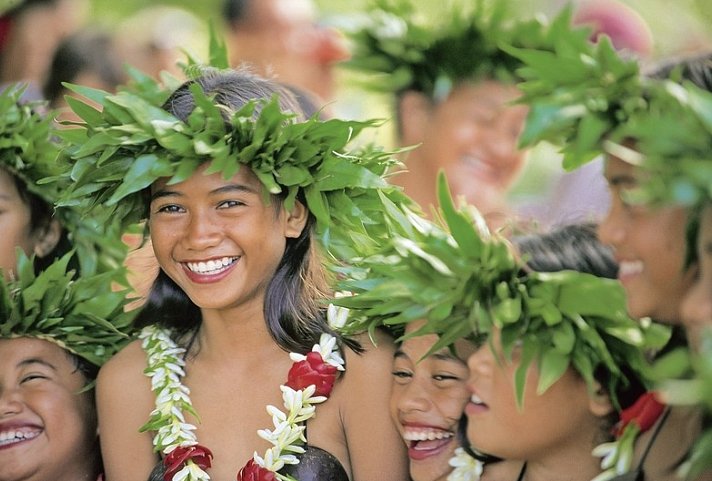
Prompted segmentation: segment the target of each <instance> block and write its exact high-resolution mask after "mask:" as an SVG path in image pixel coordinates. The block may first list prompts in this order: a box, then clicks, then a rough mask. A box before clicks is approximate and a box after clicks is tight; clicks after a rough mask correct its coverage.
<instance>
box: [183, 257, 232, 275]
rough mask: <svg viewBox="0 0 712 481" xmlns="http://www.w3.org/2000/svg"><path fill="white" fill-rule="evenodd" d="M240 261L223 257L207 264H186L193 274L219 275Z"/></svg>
mask: <svg viewBox="0 0 712 481" xmlns="http://www.w3.org/2000/svg"><path fill="white" fill-rule="evenodd" d="M238 259H239V257H223V258H222V259H214V260H213V259H211V260H209V261H207V262H186V263H185V265H186V266H188V269H190V270H191V271H192V272H197V273H198V274H218V273H220V272H222V271H224V270H225V269H226V268H227V267H228V266H230V265H232V264H233V263H234V262H236V261H237V260H238Z"/></svg>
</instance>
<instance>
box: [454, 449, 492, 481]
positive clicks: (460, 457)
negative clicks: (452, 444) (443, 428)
mask: <svg viewBox="0 0 712 481" xmlns="http://www.w3.org/2000/svg"><path fill="white" fill-rule="evenodd" d="M449 464H450V466H452V467H453V468H454V469H453V470H452V472H451V473H450V474H449V475H448V477H447V481H479V480H480V477H481V476H482V472H483V471H484V466H485V465H484V463H483V462H482V461H480V460H479V459H476V458H473V457H472V456H470V455H469V454H468V453H467V451H465V450H464V449H463V448H461V447H460V448H457V449H455V453H454V456H453V457H452V458H450V461H449Z"/></svg>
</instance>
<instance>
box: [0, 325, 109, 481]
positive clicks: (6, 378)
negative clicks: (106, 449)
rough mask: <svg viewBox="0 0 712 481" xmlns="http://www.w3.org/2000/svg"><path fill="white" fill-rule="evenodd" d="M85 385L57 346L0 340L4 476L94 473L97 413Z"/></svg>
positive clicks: (0, 470) (15, 480)
mask: <svg viewBox="0 0 712 481" xmlns="http://www.w3.org/2000/svg"><path fill="white" fill-rule="evenodd" d="M85 384H86V380H85V378H84V375H83V374H82V373H81V372H79V371H78V370H77V367H76V366H75V363H74V361H73V360H72V358H71V357H69V355H68V354H67V352H66V351H65V350H64V349H62V348H61V347H59V346H57V345H56V344H54V343H51V342H49V341H44V340H41V339H35V338H15V339H0V480H2V481H19V480H25V479H53V480H62V481H72V480H76V479H90V476H96V473H94V472H93V471H92V470H93V469H94V468H93V466H94V459H95V457H96V456H97V454H98V440H97V427H96V412H95V410H94V396H93V393H92V391H86V392H82V389H83V388H84V387H85Z"/></svg>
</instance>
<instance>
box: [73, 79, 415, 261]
mask: <svg viewBox="0 0 712 481" xmlns="http://www.w3.org/2000/svg"><path fill="white" fill-rule="evenodd" d="M149 87H150V86H149ZM71 88H72V90H74V91H76V92H78V93H80V94H82V95H83V96H85V97H87V98H89V99H91V100H93V101H94V102H96V103H97V104H98V105H99V106H100V107H99V109H96V108H94V107H92V106H89V105H87V104H84V103H82V102H80V101H78V100H75V101H72V108H73V109H74V111H75V112H76V113H77V114H78V115H79V116H80V117H81V118H82V119H83V120H84V122H85V124H83V128H80V129H72V130H67V131H63V136H64V137H65V139H67V140H68V141H69V143H70V144H71V145H72V147H71V150H70V154H71V158H72V162H73V165H72V167H71V170H68V172H67V174H66V175H67V176H68V177H69V179H70V180H71V182H70V184H71V185H70V187H69V189H68V190H67V192H66V195H65V196H64V198H63V200H62V202H61V205H68V206H74V207H76V208H78V209H80V210H92V209H95V208H96V207H97V206H100V207H101V208H102V210H103V213H104V215H105V216H107V217H108V218H113V219H116V220H117V221H118V222H120V223H121V225H123V226H124V227H126V226H129V225H131V224H134V223H136V222H138V221H140V220H142V219H144V218H145V214H146V212H147V207H148V206H147V197H146V196H145V195H144V192H143V191H144V190H145V189H146V188H148V187H149V186H150V185H151V184H152V183H154V182H155V181H156V180H157V179H159V178H166V177H167V178H169V179H170V180H169V183H171V184H173V183H178V182H181V181H184V180H186V179H188V178H189V177H190V176H191V175H192V174H193V173H194V172H195V171H196V169H198V167H199V166H201V165H203V164H204V163H208V164H209V167H208V168H207V170H206V171H205V173H206V174H208V173H217V172H219V173H221V174H222V175H223V176H224V177H225V178H230V177H232V176H233V175H234V174H235V173H237V171H238V169H240V167H241V166H243V165H244V166H247V167H249V168H250V169H251V170H252V172H253V173H254V174H255V175H256V176H257V177H258V178H259V180H260V181H261V182H262V184H263V185H264V187H265V189H266V191H267V193H269V194H274V195H280V196H283V197H284V202H285V205H286V207H287V208H290V207H291V206H292V205H293V203H294V201H295V199H296V198H297V195H298V194H299V193H300V192H301V193H303V195H304V199H305V201H306V204H307V207H308V209H309V211H310V212H311V213H312V214H313V215H314V216H315V218H316V220H317V226H318V227H319V230H320V232H321V235H322V237H323V241H324V242H325V244H326V245H328V246H329V247H330V248H332V249H333V250H336V251H340V252H341V254H340V255H346V256H348V255H351V254H350V252H351V247H350V246H353V245H360V244H363V243H365V244H368V245H370V244H374V243H377V242H378V241H379V239H380V238H381V237H382V235H383V233H382V232H381V231H382V230H383V229H382V227H381V226H382V224H383V222H382V220H381V217H382V215H383V209H382V207H381V197H380V194H383V195H386V196H391V197H392V198H393V199H394V200H395V201H398V202H406V198H405V196H404V195H403V194H402V193H401V192H400V191H399V190H397V189H396V188H395V187H392V186H390V185H389V184H388V183H387V182H386V180H385V176H386V173H387V169H388V167H389V166H391V165H393V164H394V163H395V161H394V160H393V158H392V155H391V153H390V152H384V151H382V150H378V149H376V148H370V147H361V148H358V149H356V150H348V148H347V145H348V144H350V142H351V141H352V140H353V139H354V138H355V137H356V136H357V135H358V134H359V133H360V132H361V131H362V130H363V129H365V128H367V127H373V126H374V125H377V122H376V121H373V120H372V121H364V122H358V121H344V120H337V119H333V120H326V121H322V120H319V119H318V118H317V117H316V116H315V117H313V118H311V119H308V120H306V121H297V120H296V115H295V114H293V113H290V112H283V111H281V110H280V106H279V103H278V100H277V99H276V98H272V99H259V100H253V101H249V102H247V103H246V104H245V105H244V106H243V107H242V108H240V109H239V110H237V111H235V112H232V113H230V114H229V119H227V120H226V119H225V111H226V109H225V108H224V107H223V106H218V105H216V104H215V103H214V102H213V100H212V99H211V98H210V97H209V96H208V95H206V94H205V93H204V92H203V91H202V90H201V88H200V86H199V85H198V84H195V83H194V84H193V85H191V86H190V92H191V95H192V97H193V99H194V101H195V109H194V110H193V111H192V113H191V114H190V115H189V117H188V118H187V121H185V122H183V121H181V120H180V119H178V118H176V117H174V116H173V115H171V114H170V113H168V112H167V111H165V110H163V109H162V108H160V103H158V102H157V100H158V98H157V97H156V96H155V95H154V96H146V95H142V94H141V92H138V93H134V92H130V91H127V90H126V91H121V92H119V93H118V94H116V95H110V94H108V93H106V92H103V91H99V90H93V89H89V88H85V87H80V86H72V87H71ZM152 88H153V87H152ZM145 89H146V88H143V90H145ZM154 90H155V88H154ZM163 100H165V99H163ZM344 252H346V253H344Z"/></svg>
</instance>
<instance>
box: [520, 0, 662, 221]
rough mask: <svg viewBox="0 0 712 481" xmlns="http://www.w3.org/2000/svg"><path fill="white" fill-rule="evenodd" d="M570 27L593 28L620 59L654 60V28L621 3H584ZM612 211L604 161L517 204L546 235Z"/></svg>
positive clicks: (563, 175)
mask: <svg viewBox="0 0 712 481" xmlns="http://www.w3.org/2000/svg"><path fill="white" fill-rule="evenodd" d="M571 22H572V25H574V26H583V27H587V28H589V29H590V30H591V33H590V37H589V39H590V40H591V41H593V42H597V41H598V40H599V39H600V37H601V36H603V35H605V36H607V37H608V38H609V39H610V40H611V42H612V44H613V46H614V47H615V49H616V50H617V51H619V52H620V53H621V54H622V55H626V56H630V57H633V58H637V59H639V60H640V61H641V62H642V61H645V60H647V59H649V57H650V56H651V54H652V51H653V36H652V32H651V30H650V27H649V26H648V24H647V23H646V22H645V20H644V19H643V18H642V17H641V16H640V14H639V13H638V12H637V11H635V10H634V9H633V8H631V7H630V6H628V5H626V4H624V3H622V2H620V1H618V0H586V1H584V2H580V3H578V4H577V5H576V7H575V9H574V11H573V16H572V20H571ZM525 175H526V173H525ZM609 208H610V198H609V195H608V189H607V186H606V181H605V178H604V177H603V159H602V158H598V159H596V160H595V161H592V162H590V163H587V164H586V165H583V166H581V167H580V168H579V169H576V170H574V171H573V172H564V171H561V172H559V173H557V174H556V175H555V176H554V178H553V183H552V185H551V188H550V189H549V190H548V191H547V192H545V193H543V197H542V198H540V199H535V200H533V201H532V200H529V199H527V200H526V201H519V202H517V211H518V212H519V214H520V215H521V216H522V217H524V218H527V219H531V221H532V222H534V223H536V224H539V226H540V227H541V228H543V229H546V228H550V227H552V226H556V225H564V224H567V223H573V222H592V221H593V222H600V220H601V219H602V218H603V217H604V216H605V214H606V212H608V209H609Z"/></svg>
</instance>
